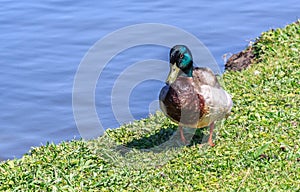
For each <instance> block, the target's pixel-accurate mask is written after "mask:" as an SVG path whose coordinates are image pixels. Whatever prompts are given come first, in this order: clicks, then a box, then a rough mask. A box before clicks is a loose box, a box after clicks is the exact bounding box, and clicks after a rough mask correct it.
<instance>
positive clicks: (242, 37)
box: [0, 0, 300, 159]
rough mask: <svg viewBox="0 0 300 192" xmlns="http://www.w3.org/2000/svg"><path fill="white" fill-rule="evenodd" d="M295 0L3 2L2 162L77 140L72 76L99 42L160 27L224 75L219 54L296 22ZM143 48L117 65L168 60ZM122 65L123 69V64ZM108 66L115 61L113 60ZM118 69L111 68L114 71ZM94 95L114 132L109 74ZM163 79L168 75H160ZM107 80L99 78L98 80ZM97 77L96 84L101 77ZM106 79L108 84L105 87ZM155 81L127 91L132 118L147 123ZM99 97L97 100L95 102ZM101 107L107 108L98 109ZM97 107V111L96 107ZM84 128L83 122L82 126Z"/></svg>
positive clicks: (0, 19)
mask: <svg viewBox="0 0 300 192" xmlns="http://www.w3.org/2000/svg"><path fill="white" fill-rule="evenodd" d="M299 11H300V4H299V3H298V1H297V0H287V1H285V2H281V1H277V2H276V1H270V0H265V1H257V2H253V1H250V0H243V1H238V0H234V1H230V2H225V1H208V0H204V1H202V2H200V1H195V0H192V1H185V2H183V1H182V2H179V1H171V0H161V1H158V2H154V1H149V2H140V1H81V2H80V1H68V0H62V1H58V0H51V1H34V0H28V1H18V2H16V1H15V2H13V1H8V0H3V1H1V2H0V66H1V67H0V159H12V158H19V157H21V156H22V154H24V153H26V152H28V150H29V149H30V147H32V146H40V145H41V144H45V143H46V142H47V141H50V142H55V143H59V142H61V141H67V140H72V139H74V138H75V139H77V138H80V135H79V132H78V130H77V127H76V124H75V121H74V117H73V111H72V88H73V81H74V76H75V74H76V70H77V68H78V66H79V63H80V62H81V60H82V58H83V57H84V55H85V54H86V52H87V51H88V50H89V48H90V47H91V46H92V45H93V44H94V43H95V42H97V41H98V40H99V39H101V38H103V37H104V36H105V35H107V34H109V33H111V32H113V31H115V30H117V29H119V28H122V27H126V26H129V25H133V24H139V23H163V24H169V25H173V26H176V27H178V28H181V29H183V30H186V31H188V32H189V33H192V34H193V35H195V36H196V37H198V38H199V39H200V40H201V41H202V42H203V43H204V44H205V45H206V46H207V47H208V48H209V50H210V51H211V53H212V55H213V56H214V57H215V59H216V61H217V62H218V64H219V65H220V67H221V68H222V69H223V67H224V62H223V59H222V56H223V54H225V53H235V52H238V51H240V50H242V49H243V48H244V47H245V46H247V44H248V43H249V41H250V40H254V39H255V37H257V36H259V35H260V33H261V32H262V31H266V30H268V29H271V28H277V27H283V26H284V25H286V24H288V23H291V22H294V21H296V20H297V18H299V17H300V14H299ZM167 54H168V50H167V49H166V48H163V47H158V46H148V47H144V48H141V49H139V48H138V47H137V48H135V49H134V50H133V52H131V53H130V51H129V53H128V54H126V52H124V53H123V54H122V55H120V56H119V57H118V58H116V59H115V63H116V64H117V63H118V62H119V63H121V62H122V64H120V67H121V68H126V66H125V67H124V65H126V64H130V63H133V62H138V61H139V60H144V59H161V60H167V59H168V56H167ZM123 61H124V62H123ZM112 62H113V61H112ZM115 66H117V65H115ZM107 73H108V74H111V76H109V75H106V78H103V77H102V80H101V83H98V84H97V88H96V96H95V97H96V100H97V102H96V104H97V106H98V107H97V112H98V114H99V115H100V116H101V115H102V116H105V117H104V120H103V121H104V122H103V123H104V125H105V127H106V128H107V127H117V126H118V123H117V122H116V120H114V119H113V117H114V116H113V114H111V113H112V110H111V108H110V104H109V101H110V98H109V94H110V92H111V85H112V81H111V78H110V77H113V76H114V75H116V73H120V71H117V72H116V70H113V69H111V70H110V71H109V70H108V72H107ZM164 73H167V72H164ZM104 77H105V76H104ZM100 78H101V77H100ZM105 79H107V82H106V80H105ZM161 86H162V83H161V82H158V81H155V80H149V81H146V82H143V83H141V84H139V85H138V86H137V87H136V88H135V89H134V90H133V92H132V94H131V97H133V98H136V99H132V100H130V106H131V109H130V111H131V112H132V113H133V115H134V117H135V118H136V119H138V118H143V117H147V115H148V113H149V104H151V102H152V101H153V100H155V99H156V97H157V95H158V91H159V89H160V87H161ZM101 94H102V95H101ZM105 103H106V105H104V104H105ZM101 104H103V106H104V107H103V106H102V107H101V108H100V105H101ZM87 121H88V119H87Z"/></svg>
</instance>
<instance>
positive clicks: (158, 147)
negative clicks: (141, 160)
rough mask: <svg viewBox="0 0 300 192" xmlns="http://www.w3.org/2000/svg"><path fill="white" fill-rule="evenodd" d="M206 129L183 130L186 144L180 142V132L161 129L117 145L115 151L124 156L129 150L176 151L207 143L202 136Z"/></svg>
mask: <svg viewBox="0 0 300 192" xmlns="http://www.w3.org/2000/svg"><path fill="white" fill-rule="evenodd" d="M205 130H206V128H201V129H193V128H184V136H185V138H186V140H187V141H189V143H188V144H184V143H183V142H182V141H181V140H180V131H179V129H177V127H176V128H174V127H168V128H162V129H160V130H159V131H158V132H156V133H154V134H152V135H150V136H145V137H142V138H139V139H133V140H132V141H130V142H128V143H126V144H124V145H119V146H118V147H117V151H118V152H120V153H121V154H123V155H125V154H126V153H127V152H129V151H131V150H134V149H135V150H141V151H145V152H146V151H148V152H150V151H152V152H155V153H159V152H162V151H164V150H167V149H171V148H172V149H176V148H180V147H184V146H192V145H197V144H202V143H204V142H207V135H205V134H204V131H205Z"/></svg>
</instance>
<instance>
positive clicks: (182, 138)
mask: <svg viewBox="0 0 300 192" xmlns="http://www.w3.org/2000/svg"><path fill="white" fill-rule="evenodd" d="M179 131H180V139H181V141H182V142H183V143H184V144H186V139H185V137H184V134H183V128H182V126H179Z"/></svg>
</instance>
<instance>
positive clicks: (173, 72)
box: [166, 45, 193, 84]
mask: <svg viewBox="0 0 300 192" xmlns="http://www.w3.org/2000/svg"><path fill="white" fill-rule="evenodd" d="M178 76H184V77H192V76H193V57H192V53H191V51H190V50H189V49H188V48H187V46H185V45H175V46H174V47H173V48H172V49H171V50H170V72H169V75H168V79H167V81H166V83H167V84H171V83H173V82H174V81H175V80H176V78H177V77H178Z"/></svg>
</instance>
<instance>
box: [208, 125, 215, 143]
mask: <svg viewBox="0 0 300 192" xmlns="http://www.w3.org/2000/svg"><path fill="white" fill-rule="evenodd" d="M214 128H215V123H214V122H212V123H211V124H210V125H209V138H208V144H209V145H210V146H212V147H213V146H215V144H214V142H213V141H212V136H213V131H214Z"/></svg>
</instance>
